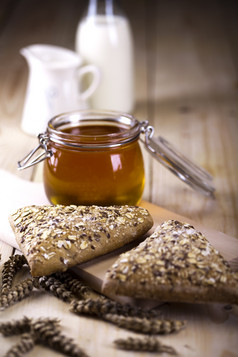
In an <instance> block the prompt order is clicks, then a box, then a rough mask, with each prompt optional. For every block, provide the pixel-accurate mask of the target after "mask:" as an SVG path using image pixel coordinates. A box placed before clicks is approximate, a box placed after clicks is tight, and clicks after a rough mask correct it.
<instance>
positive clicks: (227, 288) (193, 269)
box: [103, 220, 238, 303]
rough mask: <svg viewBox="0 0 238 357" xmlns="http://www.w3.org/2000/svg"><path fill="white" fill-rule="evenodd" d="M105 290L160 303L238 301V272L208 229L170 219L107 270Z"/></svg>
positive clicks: (122, 255)
mask: <svg viewBox="0 0 238 357" xmlns="http://www.w3.org/2000/svg"><path fill="white" fill-rule="evenodd" d="M103 292H105V293H107V292H110V293H112V294H118V295H126V296H133V297H137V298H155V299H158V300H160V301H181V302H206V301H207V302H209V301H214V302H215V301H216V302H228V303H238V274H237V273H233V272H232V271H231V269H230V267H229V265H228V263H227V262H226V261H225V260H224V258H223V257H222V256H221V254H220V253H219V252H218V251H217V250H216V249H215V248H214V247H213V246H212V245H211V244H210V243H209V242H208V241H207V239H206V238H205V237H204V236H203V234H202V233H200V232H198V231H197V230H195V229H194V227H193V226H191V225H190V224H186V223H181V222H178V221H174V220H170V221H167V222H164V223H163V224H162V225H161V226H159V227H158V228H157V229H156V231H155V232H154V233H153V234H152V235H151V236H150V237H148V238H147V239H145V241H143V242H142V243H141V244H139V245H138V247H136V248H134V249H132V250H130V251H128V252H126V253H124V254H121V255H120V257H119V258H118V259H117V261H116V262H115V263H114V264H113V265H112V267H111V268H110V269H109V270H108V271H107V273H106V275H105V279H104V284H103Z"/></svg>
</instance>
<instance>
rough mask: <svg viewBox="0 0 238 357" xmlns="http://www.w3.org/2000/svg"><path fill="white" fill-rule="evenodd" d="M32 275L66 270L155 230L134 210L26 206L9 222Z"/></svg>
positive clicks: (144, 214)
mask: <svg viewBox="0 0 238 357" xmlns="http://www.w3.org/2000/svg"><path fill="white" fill-rule="evenodd" d="M9 221H10V224H11V227H12V229H13V231H14V233H15V236H16V240H17V243H18V244H19V247H20V249H21V250H22V252H23V254H24V255H25V257H26V259H27V261H28V263H29V266H30V268H31V274H32V276H41V275H49V274H52V273H54V272H58V271H64V270H66V269H68V268H69V267H72V266H74V265H76V264H79V263H82V262H85V261H88V260H90V259H93V258H95V257H97V256H100V255H103V254H105V253H108V252H110V251H113V250H115V249H117V248H119V247H122V246H123V245H125V244H126V243H129V242H131V241H133V240H135V239H136V238H138V237H140V236H143V235H144V234H145V233H146V232H147V231H148V230H149V229H150V228H151V227H152V225H153V219H152V217H151V215H150V214H149V212H148V211H147V210H146V209H144V208H140V207H134V206H111V207H99V206H74V205H71V206H62V205H56V206H27V207H23V208H20V209H18V210H17V211H16V212H15V213H14V214H12V215H11V216H10V218H9Z"/></svg>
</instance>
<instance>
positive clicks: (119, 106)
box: [76, 15, 134, 113]
mask: <svg viewBox="0 0 238 357" xmlns="http://www.w3.org/2000/svg"><path fill="white" fill-rule="evenodd" d="M76 51H77V52H78V53H79V54H80V56H81V57H82V58H83V59H84V60H85V62H86V63H91V64H94V65H96V66H97V67H98V68H99V69H100V70H101V76H102V78H101V83H100V84H99V86H98V88H97V90H96V91H95V92H94V94H93V96H92V97H91V106H92V108H94V109H111V110H117V111H122V112H128V113H130V112H131V111H132V110H133V106H134V65H133V43H132V36H131V31H130V26H129V23H128V20H127V19H126V18H124V17H122V16H115V15H95V16H88V17H86V18H85V19H83V20H82V22H80V23H79V25H78V29H77V33H76Z"/></svg>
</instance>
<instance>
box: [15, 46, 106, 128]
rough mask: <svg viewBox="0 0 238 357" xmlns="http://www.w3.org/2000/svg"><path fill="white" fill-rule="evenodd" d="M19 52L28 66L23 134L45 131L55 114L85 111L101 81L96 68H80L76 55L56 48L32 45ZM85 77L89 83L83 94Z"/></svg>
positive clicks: (80, 60)
mask: <svg viewBox="0 0 238 357" xmlns="http://www.w3.org/2000/svg"><path fill="white" fill-rule="evenodd" d="M20 53H21V54H22V55H23V56H24V57H25V59H26V61H27V63H28V67H29V78H28V84H27V89H26V97H25V103H24V108H23V115H22V125H21V126H22V129H23V130H24V131H25V132H27V133H28V134H32V135H37V134H39V133H41V132H44V131H45V129H46V127H47V123H48V121H49V120H50V119H51V118H52V117H53V116H54V115H57V114H60V113H63V112H65V111H71V110H79V109H87V108H88V102H87V100H88V98H89V97H90V96H91V95H92V94H93V93H94V91H95V90H96V88H97V87H98V85H99V82H100V71H99V70H98V68H97V67H96V66H94V65H84V66H82V59H81V58H80V56H79V55H78V54H77V53H75V52H73V51H71V50H68V49H66V48H63V47H58V46H52V45H45V44H34V45H31V46H28V47H24V48H22V49H21V50H20ZM86 74H89V75H90V78H91V82H90V84H89V86H88V87H87V89H86V90H84V91H82V79H83V77H84V76H85V75H86Z"/></svg>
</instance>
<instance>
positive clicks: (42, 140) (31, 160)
mask: <svg viewBox="0 0 238 357" xmlns="http://www.w3.org/2000/svg"><path fill="white" fill-rule="evenodd" d="M38 140H39V145H38V146H37V147H36V148H35V149H33V150H31V152H30V153H29V154H27V155H26V156H25V157H24V158H23V159H22V160H20V161H18V163H17V164H18V170H23V169H26V168H28V167H31V166H33V165H35V164H38V163H39V162H41V161H43V160H45V159H46V158H48V157H51V156H52V152H51V150H49V149H48V148H47V144H48V141H49V136H48V134H46V133H41V134H39V135H38ZM40 149H43V150H44V151H43V152H41V153H40V154H38V155H37V156H36V157H34V156H35V154H36V152H37V151H38V150H40Z"/></svg>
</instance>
